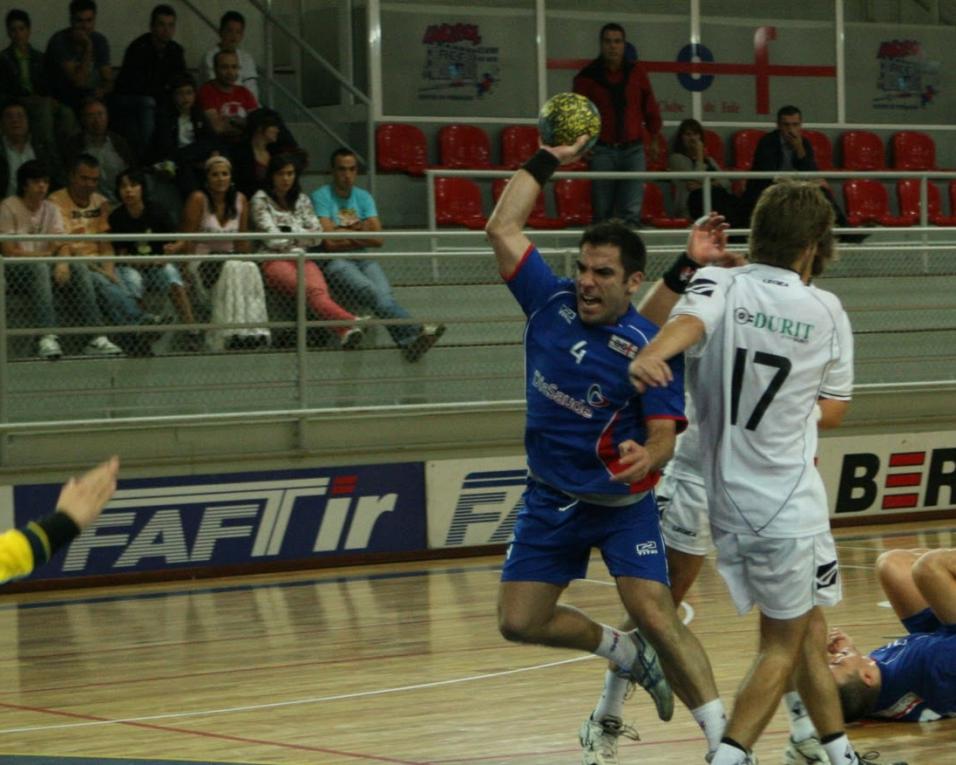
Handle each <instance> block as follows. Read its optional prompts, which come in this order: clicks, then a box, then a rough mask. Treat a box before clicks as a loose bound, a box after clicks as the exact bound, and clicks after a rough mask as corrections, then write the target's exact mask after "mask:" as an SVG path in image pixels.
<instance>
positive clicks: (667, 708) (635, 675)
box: [616, 629, 674, 722]
mask: <svg viewBox="0 0 956 765" xmlns="http://www.w3.org/2000/svg"><path fill="white" fill-rule="evenodd" d="M627 634H628V637H630V639H631V640H633V641H634V647H635V648H636V649H637V658H636V659H634V663H633V664H632V665H631V666H630V667H618V668H617V670H616V672H617V675H618V677H626V678H628V679H630V680H633V681H634V682H635V683H637V684H638V685H639V686H641V687H642V688H643V689H644V690H645V691H647V692H648V693H649V694H650V695H651V698H652V699H654V706H655V707H657V716H658V717H660V718H661V720H664V721H665V722H666V721H667V720H670V719H671V717H673V716H674V693H673V691H672V690H671V687H670V685H669V684H668V682H667V678H665V677H664V671H663V670H662V669H661V663H660V661H658V659H657V652H656V651H655V650H654V646H652V645H651V644H650V643H648V642H647V640H645V638H644V636H643V635H642V634H641V633H640V630H636V629H635V630H631V631H630V632H628V633H627Z"/></svg>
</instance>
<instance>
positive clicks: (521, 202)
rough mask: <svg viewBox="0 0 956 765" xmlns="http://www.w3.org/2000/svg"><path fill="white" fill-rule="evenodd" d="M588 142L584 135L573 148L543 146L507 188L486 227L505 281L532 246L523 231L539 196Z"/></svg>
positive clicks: (512, 178)
mask: <svg viewBox="0 0 956 765" xmlns="http://www.w3.org/2000/svg"><path fill="white" fill-rule="evenodd" d="M587 142H588V136H587V135H582V136H579V137H578V140H577V141H576V142H575V143H574V144H573V145H571V146H542V147H541V148H540V149H538V152H537V153H536V154H535V155H534V156H533V157H532V158H531V159H529V160H528V161H527V162H525V163H524V165H522V166H521V168H520V169H519V170H518V171H517V172H516V173H515V174H514V175H513V176H512V177H511V180H510V181H508V185H507V186H505V190H504V191H503V192H502V194H501V197H500V198H499V199H498V204H497V205H495V209H494V212H492V213H491V218H490V219H489V220H488V225H487V226H485V233H486V234H487V235H488V239H489V240H491V246H492V248H493V249H494V251H495V258H497V260H498V271H499V272H500V273H501V275H502V276H503V277H504V278H505V279H507V278H508V277H510V276H511V274H513V273H514V271H515V269H516V268H517V267H518V264H519V263H520V262H521V258H522V256H523V255H524V254H525V252H526V251H527V249H528V247H529V246H530V244H531V241H530V240H529V239H528V237H526V236H525V235H524V230H523V229H524V225H525V223H527V221H528V216H529V215H531V210H532V209H533V208H534V203H535V200H536V199H537V198H538V194H540V193H541V189H542V188H543V187H544V184H545V183H547V182H548V179H549V178H550V177H551V176H552V175H553V174H554V172H555V170H557V169H558V167H559V166H560V165H566V164H568V163H570V162H573V161H574V160H576V159H578V157H580V156H581V154H582V153H583V152H584V150H585V146H586V145H587Z"/></svg>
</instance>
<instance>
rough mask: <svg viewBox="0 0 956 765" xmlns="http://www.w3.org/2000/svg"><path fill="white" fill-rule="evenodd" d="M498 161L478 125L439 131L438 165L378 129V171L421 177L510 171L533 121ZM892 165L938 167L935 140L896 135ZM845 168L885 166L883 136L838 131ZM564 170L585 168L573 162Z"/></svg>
mask: <svg viewBox="0 0 956 765" xmlns="http://www.w3.org/2000/svg"><path fill="white" fill-rule="evenodd" d="M765 134H766V131H765V130H740V131H738V132H736V133H734V135H733V136H732V138H731V141H732V145H733V152H734V162H733V165H732V169H734V170H750V167H751V164H752V163H753V156H754V150H755V149H756V147H757V142H758V141H760V139H761V138H762V137H763V136H764V135H765ZM803 134H804V135H805V136H806V137H807V140H808V141H810V143H811V144H812V146H813V152H814V155H815V156H816V159H817V166H818V167H819V168H820V170H822V171H829V170H833V169H835V165H834V163H833V145H832V144H831V143H830V139H829V137H828V136H827V135H826V133H821V132H820V131H817V130H804V131H803ZM499 140H500V149H501V164H500V165H493V164H492V162H491V141H490V140H489V138H488V134H487V133H486V132H485V131H484V130H483V129H482V128H480V127H478V126H476V125H446V126H444V127H443V128H441V129H440V130H439V131H438V154H439V164H438V165H429V164H428V142H427V139H426V138H425V134H424V133H423V132H422V131H421V130H420V129H419V128H417V127H415V126H414V125H408V124H403V123H383V124H381V125H379V126H378V128H377V130H376V151H377V156H378V169H379V170H380V171H381V172H401V173H408V174H409V175H419V176H420V175H423V174H424V172H425V170H426V168H429V167H434V168H455V169H463V170H495V169H508V170H513V169H515V168H517V167H519V166H520V165H521V164H522V163H523V162H524V161H525V160H527V159H528V158H529V157H530V156H531V155H532V154H534V152H535V151H536V150H537V148H538V130H537V128H536V127H534V126H533V125H512V126H510V127H506V128H503V129H502V131H501V133H500V136H499ZM656 140H657V142H658V147H659V151H658V153H657V158H656V160H654V161H652V160H650V159H649V160H648V168H647V169H648V170H650V171H662V170H666V169H667V154H668V146H667V141H666V139H665V138H664V137H663V136H662V135H658V136H657V138H656ZM704 141H705V143H706V145H707V153H708V154H710V156H711V157H713V158H714V160H716V162H717V164H718V165H720V166H721V167H723V168H727V166H728V165H727V163H726V162H725V158H724V142H723V139H722V138H721V137H720V136H719V135H718V134H717V133H715V132H714V131H713V130H705V131H704ZM890 144H891V147H892V159H893V164H892V169H894V170H937V169H939V168H938V167H937V166H936V144H935V142H934V141H933V139H932V137H931V136H928V135H926V134H925V133H920V132H917V131H914V130H901V131H899V132H898V133H894V134H893V136H892V138H891V140H890ZM840 148H841V152H842V155H843V165H842V169H844V170H859V171H879V170H885V169H887V164H886V158H885V154H886V153H885V150H884V146H883V141H882V139H881V138H880V137H879V136H878V135H877V134H876V133H872V132H870V131H868V130H850V131H847V132H845V133H843V134H841V135H840ZM566 169H569V170H582V169H585V166H584V163H583V162H582V163H577V164H575V165H573V166H570V167H568V168H566Z"/></svg>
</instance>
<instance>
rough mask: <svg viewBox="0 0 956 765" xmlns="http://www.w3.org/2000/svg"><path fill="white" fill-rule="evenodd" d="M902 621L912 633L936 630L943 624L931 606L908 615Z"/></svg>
mask: <svg viewBox="0 0 956 765" xmlns="http://www.w3.org/2000/svg"><path fill="white" fill-rule="evenodd" d="M900 621H902V622H903V626H904V627H906V631H907V632H909V633H910V634H911V635H912V634H913V633H916V632H936V630H938V629H939V628H940V627H942V626H943V623H942V622H941V621H940V620H939V618H938V617H937V616H936V614H934V613H933V611H932V609H930V608H924V609H923V610H922V611H919V612H917V613H915V614H913V615H912V616H907V617H906V618H905V619H901V620H900Z"/></svg>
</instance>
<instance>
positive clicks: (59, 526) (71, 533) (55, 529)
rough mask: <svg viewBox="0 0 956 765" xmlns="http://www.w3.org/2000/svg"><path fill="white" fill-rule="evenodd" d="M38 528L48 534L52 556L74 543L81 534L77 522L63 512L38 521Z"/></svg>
mask: <svg viewBox="0 0 956 765" xmlns="http://www.w3.org/2000/svg"><path fill="white" fill-rule="evenodd" d="M37 526H39V527H40V528H41V529H43V531H44V532H46V536H47V539H48V540H49V541H50V555H52V554H53V553H55V552H56V551H57V550H58V549H60V548H61V547H63V545H65V544H68V543H70V542H72V541H73V539H74V537H76V536H77V535H78V534H79V533H80V527H79V526H77V525H76V521H74V520H73V519H72V518H71V517H70V516H68V515H67V514H66V513H64V512H63V511H62V510H57V511H56V512H55V513H50V515H48V516H46V517H45V518H41V519H40V520H39V521H37Z"/></svg>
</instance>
